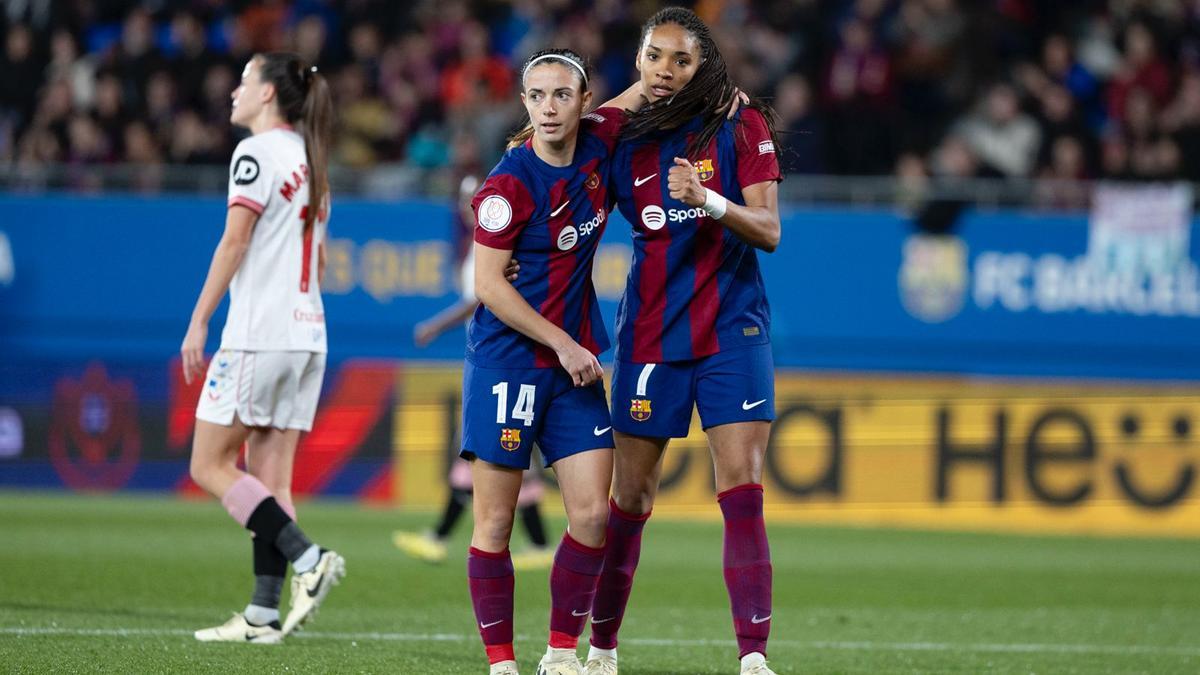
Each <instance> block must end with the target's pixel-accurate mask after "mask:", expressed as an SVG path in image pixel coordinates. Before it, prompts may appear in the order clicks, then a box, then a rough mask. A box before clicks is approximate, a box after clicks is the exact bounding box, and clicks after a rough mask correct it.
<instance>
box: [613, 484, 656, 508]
mask: <svg viewBox="0 0 1200 675" xmlns="http://www.w3.org/2000/svg"><path fill="white" fill-rule="evenodd" d="M613 501H615V502H616V503H617V508H619V509H621V510H622V511H624V512H625V513H631V514H634V515H639V514H643V513H649V512H650V509H652V508H654V489H653V487H652V486H649V485H637V486H630V487H626V488H624V489H614V490H613Z"/></svg>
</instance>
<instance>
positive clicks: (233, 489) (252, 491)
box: [221, 473, 271, 527]
mask: <svg viewBox="0 0 1200 675" xmlns="http://www.w3.org/2000/svg"><path fill="white" fill-rule="evenodd" d="M270 496H271V491H270V490H268V489H267V486H266V485H263V484H262V482H261V481H259V480H258V479H257V478H255V477H254V476H251V475H250V474H248V473H247V474H242V477H241V478H239V479H237V480H236V481H234V482H233V485H230V486H229V489H228V490H226V491H225V494H223V495H221V506H224V507H225V510H226V511H228V512H229V515H231V516H233V519H234V520H236V521H237V522H238V525H241V526H242V527H245V526H246V523H248V522H250V514H252V513H254V509H256V508H258V505H259V504H261V503H262V501H263V500H264V499H266V498H267V497H270Z"/></svg>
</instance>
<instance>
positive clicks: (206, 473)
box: [188, 452, 216, 490]
mask: <svg viewBox="0 0 1200 675" xmlns="http://www.w3.org/2000/svg"><path fill="white" fill-rule="evenodd" d="M215 471H216V462H214V461H213V459H212V458H211V457H206V456H203V455H201V454H199V453H195V452H193V453H192V458H191V461H190V462H189V463H188V475H190V476H191V478H192V482H194V483H195V484H196V485H199V486H200V487H202V488H204V489H206V490H207V489H208V485H209V483H210V479H211V478H212V476H213V474H214V473H215Z"/></svg>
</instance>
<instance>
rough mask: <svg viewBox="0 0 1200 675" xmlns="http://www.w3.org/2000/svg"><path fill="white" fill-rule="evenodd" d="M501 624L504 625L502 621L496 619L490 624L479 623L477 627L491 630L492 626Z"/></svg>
mask: <svg viewBox="0 0 1200 675" xmlns="http://www.w3.org/2000/svg"><path fill="white" fill-rule="evenodd" d="M502 623H504V619H497V620H496V621H493V622H491V623H484V622H482V621H480V622H479V627H480V628H491V627H492V626H495V625H498V624H502Z"/></svg>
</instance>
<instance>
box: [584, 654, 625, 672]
mask: <svg viewBox="0 0 1200 675" xmlns="http://www.w3.org/2000/svg"><path fill="white" fill-rule="evenodd" d="M583 674H584V675H617V660H616V659H614V658H613V657H611V656H593V657H591V658H589V659H588V662H587V663H585V664H584V665H583Z"/></svg>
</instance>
